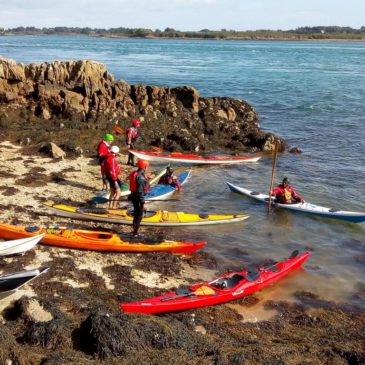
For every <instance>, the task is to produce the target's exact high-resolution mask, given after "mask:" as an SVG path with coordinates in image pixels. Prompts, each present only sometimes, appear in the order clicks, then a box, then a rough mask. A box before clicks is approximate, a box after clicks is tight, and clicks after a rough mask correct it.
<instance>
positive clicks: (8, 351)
mask: <svg viewBox="0 0 365 365" xmlns="http://www.w3.org/2000/svg"><path fill="white" fill-rule="evenodd" d="M0 344H1V345H0V364H18V365H30V364H31V363H32V361H31V358H32V356H31V355H30V354H29V353H27V352H26V351H24V350H23V349H22V347H21V346H20V345H19V344H18V343H17V342H16V339H15V337H14V336H13V334H12V332H11V331H10V330H9V329H8V328H7V327H5V326H4V325H3V324H1V323H0Z"/></svg>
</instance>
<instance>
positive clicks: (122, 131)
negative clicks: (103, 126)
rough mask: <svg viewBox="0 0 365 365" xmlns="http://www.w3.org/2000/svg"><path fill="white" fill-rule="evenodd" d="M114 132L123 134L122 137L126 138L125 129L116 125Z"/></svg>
mask: <svg viewBox="0 0 365 365" xmlns="http://www.w3.org/2000/svg"><path fill="white" fill-rule="evenodd" d="M113 130H114V132H115V133H118V134H121V135H123V136H124V129H123V128H121V127H119V126H118V125H115V126H114V127H113Z"/></svg>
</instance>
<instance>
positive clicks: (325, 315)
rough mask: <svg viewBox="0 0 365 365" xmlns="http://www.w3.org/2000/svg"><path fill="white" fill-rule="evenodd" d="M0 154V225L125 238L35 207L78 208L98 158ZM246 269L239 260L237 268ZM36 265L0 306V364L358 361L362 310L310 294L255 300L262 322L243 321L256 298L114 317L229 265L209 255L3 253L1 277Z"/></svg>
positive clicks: (95, 183) (94, 179) (2, 148)
mask: <svg viewBox="0 0 365 365" xmlns="http://www.w3.org/2000/svg"><path fill="white" fill-rule="evenodd" d="M0 154H1V156H2V159H1V161H0V176H1V184H0V192H1V196H2V201H1V204H0V221H1V222H7V223H13V224H22V225H34V224H37V225H43V224H47V223H48V224H56V223H58V224H73V225H74V226H76V225H77V227H85V228H102V229H110V230H114V231H119V232H120V231H121V230H124V231H129V227H123V226H122V227H120V226H118V225H112V224H103V225H102V227H100V226H99V224H98V223H94V222H75V221H72V220H70V219H65V218H62V220H60V218H57V217H55V216H52V215H50V213H49V212H48V211H47V209H45V208H44V206H43V205H42V202H44V201H46V200H48V199H50V198H51V199H54V200H57V201H63V202H65V203H70V202H71V201H72V202H73V203H75V202H76V203H81V202H83V201H85V200H86V199H88V198H89V197H91V196H92V195H93V191H95V189H97V188H99V185H100V181H99V167H98V166H97V165H96V164H95V159H93V158H89V157H83V156H78V157H75V158H72V159H67V158H66V159H52V158H50V157H48V156H45V155H42V154H40V153H34V152H33V150H32V149H29V148H28V147H24V146H20V145H19V144H12V143H10V142H1V143H0ZM122 161H124V160H122ZM124 162H125V161H124ZM126 172H127V171H126ZM142 232H143V230H142ZM149 234H158V235H164V234H165V232H163V231H158V232H157V231H151V230H149ZM248 264H249V263H248V262H246V263H244V262H242V261H241V260H240V262H237V267H242V266H247V265H248ZM257 264H258V263H257ZM41 265H47V266H49V267H50V270H49V271H48V273H46V274H44V275H42V276H40V277H39V278H37V279H36V280H34V281H33V282H32V283H30V284H29V285H27V286H25V287H23V288H21V289H20V290H19V291H17V292H16V293H15V294H13V295H12V296H10V297H8V298H5V299H3V300H1V301H0V313H1V321H0V341H1V342H0V343H1V346H0V364H7V365H11V364H22V365H23V364H32V365H33V364H37V365H38V364H42V365H45V364H48V365H50V364H54V365H56V364H57V365H59V364H65V365H66V364H156V365H157V364H162V363H166V364H187V363H191V364H227V365H228V364H230V365H231V364H232V365H239V364H248V365H254V364H267V365H272V364H280V365H291V364H296V365H299V364H301V365H304V364H313V365H315V364H338V365H340V364H341V365H342V364H343V365H345V364H351V365H353V364H364V360H365V352H364V341H365V315H364V313H363V312H361V311H356V309H355V308H349V307H348V306H346V305H345V304H343V305H341V304H338V303H337V304H335V303H332V302H328V301H324V300H321V299H319V298H317V297H315V296H314V295H313V294H311V293H308V292H297V293H296V295H295V297H296V302H295V303H286V302H273V301H270V300H269V301H267V300H266V301H264V302H263V303H262V304H263V305H264V307H265V308H266V309H267V310H269V311H272V312H273V313H274V314H275V315H274V316H273V317H272V318H270V319H268V320H263V321H259V322H250V321H247V320H248V318H247V316H246V313H248V312H249V310H250V307H252V306H253V305H255V304H258V303H259V302H260V301H263V300H264V299H260V296H256V295H251V296H249V297H247V298H245V299H241V300H238V301H235V302H234V303H232V304H225V305H218V306H215V307H207V308H202V309H197V310H193V311H187V312H182V313H175V314H166V315H161V316H143V315H134V314H133V315H132V314H125V313H122V312H121V310H120V309H119V306H118V304H119V302H127V301H132V300H137V299H142V298H147V297H150V296H154V295H157V294H160V293H162V292H164V291H166V290H169V291H170V290H171V289H174V288H177V287H179V286H184V285H187V284H189V283H193V282H197V281H201V280H209V279H211V278H212V277H214V276H215V275H218V274H219V273H221V272H222V270H223V271H226V270H229V269H231V270H232V269H233V267H229V268H222V267H220V266H219V265H218V263H217V262H216V261H215V260H214V258H212V257H209V255H208V254H207V253H206V250H203V251H202V252H198V253H195V254H194V255H192V256H174V255H169V254H143V255H142V254H117V253H99V252H92V251H78V250H68V249H61V248H57V247H50V246H42V245H38V246H37V247H36V249H35V250H32V251H29V252H27V253H26V254H24V255H22V256H11V257H3V258H0V267H1V272H2V273H11V272H16V271H20V270H23V269H31V268H36V267H39V266H41ZM233 265H234V264H233ZM358 295H362V296H363V297H364V293H361V292H359V293H358ZM263 298H264V297H263Z"/></svg>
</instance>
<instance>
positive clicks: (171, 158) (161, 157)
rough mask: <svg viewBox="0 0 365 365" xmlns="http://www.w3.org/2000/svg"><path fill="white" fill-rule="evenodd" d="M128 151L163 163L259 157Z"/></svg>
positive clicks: (222, 161) (240, 160) (238, 160)
mask: <svg viewBox="0 0 365 365" xmlns="http://www.w3.org/2000/svg"><path fill="white" fill-rule="evenodd" d="M129 152H131V153H133V154H134V155H135V156H136V157H138V158H139V159H143V160H147V161H156V162H163V163H166V162H178V163H188V164H210V165H214V164H215V165H218V164H222V165H224V164H225V165H229V164H237V163H246V162H257V161H258V160H259V159H260V158H261V156H253V155H248V156H211V157H203V156H199V155H192V154H189V153H180V152H172V153H169V154H164V153H160V152H152V151H140V150H129Z"/></svg>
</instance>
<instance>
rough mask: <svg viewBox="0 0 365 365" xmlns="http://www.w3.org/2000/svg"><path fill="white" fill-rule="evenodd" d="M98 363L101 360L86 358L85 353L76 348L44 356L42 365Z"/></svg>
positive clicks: (87, 364) (94, 364)
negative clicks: (75, 349)
mask: <svg viewBox="0 0 365 365" xmlns="http://www.w3.org/2000/svg"><path fill="white" fill-rule="evenodd" d="M71 364H77V365H98V364H100V362H98V361H95V360H92V359H89V358H85V356H84V354H83V353H80V352H79V351H74V350H68V351H56V352H52V353H51V354H49V355H48V356H46V357H44V358H43V359H42V361H41V363H40V365H71Z"/></svg>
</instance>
